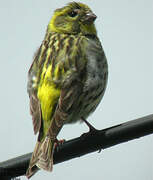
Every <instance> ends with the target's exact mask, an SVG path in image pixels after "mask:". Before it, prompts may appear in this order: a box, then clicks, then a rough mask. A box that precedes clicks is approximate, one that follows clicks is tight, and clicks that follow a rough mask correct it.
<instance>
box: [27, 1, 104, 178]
mask: <svg viewBox="0 0 153 180" xmlns="http://www.w3.org/2000/svg"><path fill="white" fill-rule="evenodd" d="M95 19H96V15H95V14H94V13H93V12H92V10H91V9H90V8H89V7H88V6H87V5H85V4H83V3H77V2H71V3H69V4H67V5H66V6H64V7H62V8H59V9H56V10H55V12H54V14H53V16H52V18H51V20H50V22H49V24H48V27H47V30H46V34H45V38H44V40H43V41H42V44H41V45H40V47H39V49H38V50H37V52H36V54H35V56H34V60H33V63H32V65H31V67H30V69H29V72H28V86H27V87H28V93H29V98H30V112H31V115H32V120H33V129H34V134H37V133H38V139H37V143H36V146H35V149H34V151H33V154H32V157H31V160H30V163H29V168H28V170H27V172H26V176H27V177H28V178H30V177H31V176H32V175H33V174H34V173H36V172H37V170H39V169H44V170H46V171H52V168H53V153H54V148H55V144H56V143H57V135H58V133H59V132H60V130H61V128H62V127H63V125H65V124H68V123H75V122H78V121H85V119H86V118H87V117H88V116H89V115H90V114H91V113H92V112H94V111H95V109H96V107H97V106H98V104H99V103H100V101H101V99H102V97H103V95H104V92H105V89H106V85H107V78H108V66H107V60H106V57H105V53H104V51H103V48H102V46H101V43H100V40H99V38H98V36H97V31H96V27H95V24H94V21H95Z"/></svg>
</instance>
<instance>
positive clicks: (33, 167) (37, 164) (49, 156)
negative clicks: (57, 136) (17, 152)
mask: <svg viewBox="0 0 153 180" xmlns="http://www.w3.org/2000/svg"><path fill="white" fill-rule="evenodd" d="M54 143H55V141H54V140H51V139H50V138H49V137H46V138H45V139H44V140H43V141H42V142H39V141H37V143H36V146H35V149H34V151H33V153H32V157H31V160H30V163H29V168H28V169H27V172H26V176H27V178H30V177H31V176H33V175H34V174H35V173H36V172H37V171H38V170H39V169H44V170H46V171H52V168H53V151H54Z"/></svg>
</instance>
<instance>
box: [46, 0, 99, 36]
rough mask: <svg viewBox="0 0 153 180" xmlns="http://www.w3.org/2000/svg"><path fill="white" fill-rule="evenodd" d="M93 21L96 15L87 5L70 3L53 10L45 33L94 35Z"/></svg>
mask: <svg viewBox="0 0 153 180" xmlns="http://www.w3.org/2000/svg"><path fill="white" fill-rule="evenodd" d="M95 19H96V15H95V14H94V13H93V12H92V11H91V9H90V8H89V7H88V6H87V5H85V4H82V3H76V2H71V3H69V4H68V5H67V6H65V7H63V8H60V9H56V10H55V12H54V15H53V17H52V19H51V21H50V22H49V25H48V29H47V31H48V32H58V33H66V34H78V33H82V34H92V35H93V34H95V35H96V28H95V25H94V21H95Z"/></svg>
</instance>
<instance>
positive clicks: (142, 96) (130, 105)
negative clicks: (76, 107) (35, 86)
mask: <svg viewBox="0 0 153 180" xmlns="http://www.w3.org/2000/svg"><path fill="white" fill-rule="evenodd" d="M67 2H69V1H66V0H57V1H51V0H43V1H38V0H26V1H21V0H5V1H2V0H1V1H0V52H1V53H0V112H1V124H0V138H1V140H0V142H1V144H0V161H4V160H7V159H10V158H13V157H16V156H19V155H22V154H25V153H28V152H31V151H33V148H34V145H35V142H36V136H34V134H33V130H32V121H31V116H30V114H29V99H28V95H27V92H26V84H27V71H28V69H29V67H30V64H31V62H32V57H33V54H34V52H35V50H36V49H37V48H38V47H39V45H40V43H41V41H42V40H43V38H44V35H45V31H46V26H47V24H48V22H49V20H50V17H51V16H52V13H53V10H54V9H56V8H59V7H61V6H63V5H65V3H67ZM83 2H84V3H87V4H88V5H89V6H90V7H91V8H92V10H93V11H94V12H95V13H96V15H97V16H98V18H97V20H96V26H97V29H98V35H99V37H100V39H101V41H102V44H103V47H104V50H105V53H106V56H107V59H108V64H109V82H108V86H107V90H106V93H105V96H104V98H103V100H102V102H101V104H100V105H99V107H98V108H97V110H96V112H95V113H93V114H92V115H91V116H90V117H89V119H88V120H89V121H90V122H92V124H93V125H94V126H95V127H96V128H99V129H102V128H106V127H109V126H112V125H116V124H119V123H123V122H126V121H128V120H132V119H135V118H139V117H142V116H145V115H149V114H151V113H153V81H152V77H153V34H152V33H153V19H152V17H153V1H152V0H147V1H146V0H116V1H114V0H102V1H100V0H99V1H98V0H97V1H91V0H86V1H83ZM87 130H88V129H87V127H86V126H85V125H84V124H74V125H67V126H65V127H64V128H63V129H62V131H61V133H60V135H59V138H65V139H67V140H68V139H71V138H74V137H78V136H80V135H81V134H82V133H83V132H86V131H87ZM62 178H64V179H67V180H71V179H73V180H78V179H88V180H92V179H94V178H95V179H107V180H112V179H116V180H120V179H124V180H129V179H130V180H138V179H139V180H152V179H153V135H149V136H146V137H143V138H141V139H137V140H134V141H131V142H128V143H124V144H121V145H118V146H114V147H112V148H109V149H107V150H104V151H102V152H101V153H100V154H99V153H96V152H95V153H92V154H89V155H86V156H84V157H81V158H77V159H74V160H71V161H68V162H64V163H62V164H58V165H55V166H54V171H53V173H48V172H45V171H39V172H38V173H37V174H36V175H35V176H34V177H33V178H32V179H33V180H41V179H45V180H47V179H48V180H49V179H54V180H57V179H62ZM21 179H22V180H25V179H26V178H25V177H22V178H21Z"/></svg>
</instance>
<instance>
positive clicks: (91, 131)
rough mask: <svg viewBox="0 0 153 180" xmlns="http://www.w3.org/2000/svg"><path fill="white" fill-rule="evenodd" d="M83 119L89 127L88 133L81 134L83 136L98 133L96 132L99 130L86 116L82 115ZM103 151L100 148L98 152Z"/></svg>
mask: <svg viewBox="0 0 153 180" xmlns="http://www.w3.org/2000/svg"><path fill="white" fill-rule="evenodd" d="M81 120H82V121H83V122H85V123H86V125H87V126H88V127H89V132H88V133H84V134H82V135H81V137H82V138H85V137H87V136H89V135H91V134H96V133H99V130H97V129H96V128H94V127H93V126H92V125H91V124H90V123H89V122H88V121H87V120H86V119H85V118H83V117H81ZM100 152H101V149H99V151H98V153H100Z"/></svg>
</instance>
